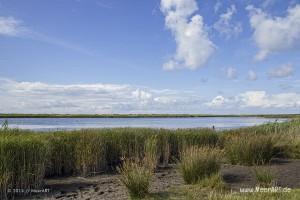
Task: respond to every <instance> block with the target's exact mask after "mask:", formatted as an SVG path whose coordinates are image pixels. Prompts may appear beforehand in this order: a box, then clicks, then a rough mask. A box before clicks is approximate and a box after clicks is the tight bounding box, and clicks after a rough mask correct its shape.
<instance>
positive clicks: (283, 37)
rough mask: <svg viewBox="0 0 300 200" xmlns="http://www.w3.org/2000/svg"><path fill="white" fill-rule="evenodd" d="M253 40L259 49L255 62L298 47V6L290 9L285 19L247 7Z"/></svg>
mask: <svg viewBox="0 0 300 200" xmlns="http://www.w3.org/2000/svg"><path fill="white" fill-rule="evenodd" d="M246 9H247V10H248V11H249V13H250V24H251V27H252V28H253V29H254V33H253V38H254V40H255V42H256V45H257V46H258V48H259V52H258V53H257V54H256V56H255V60H264V59H265V58H266V57H267V56H268V55H269V54H270V53H273V52H280V51H283V50H287V49H293V48H299V47H300V5H299V4H298V5H296V6H294V7H290V8H289V9H288V10H287V15H286V16H285V17H273V16H271V15H269V14H267V13H265V12H264V11H262V10H261V9H259V8H254V7H253V6H247V8H246Z"/></svg>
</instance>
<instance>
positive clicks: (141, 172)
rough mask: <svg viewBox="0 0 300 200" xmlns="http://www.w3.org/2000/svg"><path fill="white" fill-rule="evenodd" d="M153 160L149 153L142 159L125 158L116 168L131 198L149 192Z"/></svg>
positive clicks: (139, 196) (140, 196)
mask: <svg viewBox="0 0 300 200" xmlns="http://www.w3.org/2000/svg"><path fill="white" fill-rule="evenodd" d="M148 155H150V154H148ZM153 161H154V160H153V157H151V155H150V157H144V158H143V159H142V160H141V159H139V158H136V159H125V161H124V162H123V164H122V166H121V167H118V168H117V169H118V172H119V173H120V181H121V182H122V183H123V184H124V186H125V187H126V188H127V190H128V193H129V195H130V197H131V199H140V198H143V197H145V196H146V195H147V194H148V193H149V187H150V182H151V179H152V176H153V173H154V171H153V170H154V163H153Z"/></svg>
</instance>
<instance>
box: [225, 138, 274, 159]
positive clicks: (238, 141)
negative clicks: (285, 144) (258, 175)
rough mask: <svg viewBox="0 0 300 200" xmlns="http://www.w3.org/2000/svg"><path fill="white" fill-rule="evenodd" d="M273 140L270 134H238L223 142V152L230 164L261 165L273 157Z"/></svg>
mask: <svg viewBox="0 0 300 200" xmlns="http://www.w3.org/2000/svg"><path fill="white" fill-rule="evenodd" d="M273 151H274V140H273V136H271V135H260V134H246V133H245V134H240V135H235V136H232V137H230V138H228V140H227V141H226V143H225V152H226V156H227V158H228V160H229V161H230V162H231V164H241V165H262V164H266V163H268V162H270V160H271V159H272V157H273Z"/></svg>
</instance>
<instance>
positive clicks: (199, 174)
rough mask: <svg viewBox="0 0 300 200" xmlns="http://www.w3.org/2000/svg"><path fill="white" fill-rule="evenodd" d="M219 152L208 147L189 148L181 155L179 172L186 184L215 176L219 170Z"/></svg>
mask: <svg viewBox="0 0 300 200" xmlns="http://www.w3.org/2000/svg"><path fill="white" fill-rule="evenodd" d="M220 155H221V152H220V150H218V149H216V148H209V147H195V146H193V147H189V148H187V149H185V150H184V151H183V152H182V154H181V163H180V171H181V174H182V176H183V179H184V181H185V182H186V183H188V184H194V183H197V182H199V181H200V180H201V179H204V178H206V177H209V176H211V175H212V174H215V173H217V172H218V171H219V169H220V165H221V162H220V157H221V156H220Z"/></svg>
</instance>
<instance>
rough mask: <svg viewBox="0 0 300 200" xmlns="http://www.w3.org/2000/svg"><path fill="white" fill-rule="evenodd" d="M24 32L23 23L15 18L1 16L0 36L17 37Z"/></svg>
mask: <svg viewBox="0 0 300 200" xmlns="http://www.w3.org/2000/svg"><path fill="white" fill-rule="evenodd" d="M22 31H23V27H22V26H21V22H20V21H18V20H16V19H15V18H13V17H1V16H0V35H6V36H17V35H18V34H19V33H20V32H22Z"/></svg>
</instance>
